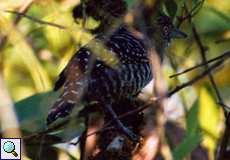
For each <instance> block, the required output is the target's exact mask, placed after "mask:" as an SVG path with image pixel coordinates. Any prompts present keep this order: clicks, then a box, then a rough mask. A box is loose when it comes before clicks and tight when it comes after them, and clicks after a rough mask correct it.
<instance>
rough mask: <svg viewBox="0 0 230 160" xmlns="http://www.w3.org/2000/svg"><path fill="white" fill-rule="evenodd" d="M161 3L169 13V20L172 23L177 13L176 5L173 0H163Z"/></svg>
mask: <svg viewBox="0 0 230 160" xmlns="http://www.w3.org/2000/svg"><path fill="white" fill-rule="evenodd" d="M163 2H164V5H165V7H166V9H167V11H168V13H169V16H170V19H171V20H172V21H173V20H174V18H175V16H176V13H177V3H176V2H175V1H174V0H163Z"/></svg>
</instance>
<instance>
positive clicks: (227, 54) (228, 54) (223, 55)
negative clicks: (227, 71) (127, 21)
mask: <svg viewBox="0 0 230 160" xmlns="http://www.w3.org/2000/svg"><path fill="white" fill-rule="evenodd" d="M229 56H230V51H229V52H226V53H224V54H222V55H221V56H219V57H216V58H213V59H211V60H209V61H207V62H204V63H202V64H199V65H197V66H194V67H192V68H189V69H186V70H184V71H182V72H179V73H176V74H174V75H171V76H169V78H173V77H176V76H179V75H182V74H184V73H187V72H189V71H191V70H194V69H196V68H198V67H202V66H204V65H206V64H208V63H211V62H213V61H216V60H218V59H221V58H226V57H229Z"/></svg>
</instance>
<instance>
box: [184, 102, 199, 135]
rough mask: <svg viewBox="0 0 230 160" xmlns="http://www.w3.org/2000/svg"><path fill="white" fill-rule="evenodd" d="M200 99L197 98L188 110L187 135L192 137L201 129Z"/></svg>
mask: <svg viewBox="0 0 230 160" xmlns="http://www.w3.org/2000/svg"><path fill="white" fill-rule="evenodd" d="M198 114H199V101H198V100H196V101H195V103H194V104H193V106H192V107H191V109H190V110H189V112H188V117H187V121H186V122H187V131H186V137H187V138H191V137H194V136H196V135H197V134H198V131H199V121H198Z"/></svg>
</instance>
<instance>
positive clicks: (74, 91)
mask: <svg viewBox="0 0 230 160" xmlns="http://www.w3.org/2000/svg"><path fill="white" fill-rule="evenodd" d="M83 88H84V85H83V83H82V82H81V81H77V82H76V83H74V84H72V85H70V84H68V85H66V87H65V88H64V90H63V92H62V93H61V95H60V96H59V98H58V99H57V101H56V102H55V103H54V105H53V107H52V109H51V111H50V112H49V114H48V117H47V125H50V124H51V123H53V122H54V121H55V120H56V119H58V118H59V117H62V118H63V117H66V116H68V115H69V114H70V113H71V111H72V109H73V107H74V106H75V104H76V103H77V102H80V101H81V98H82V95H83V93H82V92H83Z"/></svg>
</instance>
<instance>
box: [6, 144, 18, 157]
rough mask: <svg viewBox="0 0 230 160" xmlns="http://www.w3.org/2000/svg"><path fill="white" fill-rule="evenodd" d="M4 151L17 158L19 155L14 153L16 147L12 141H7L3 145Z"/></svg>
mask: <svg viewBox="0 0 230 160" xmlns="http://www.w3.org/2000/svg"><path fill="white" fill-rule="evenodd" d="M3 149H4V151H5V152H7V153H12V154H13V155H14V156H15V157H17V156H18V154H17V153H16V152H15V151H14V150H15V145H14V143H13V142H11V141H7V142H5V143H4V145H3Z"/></svg>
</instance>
